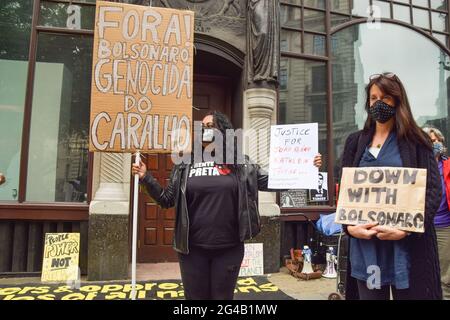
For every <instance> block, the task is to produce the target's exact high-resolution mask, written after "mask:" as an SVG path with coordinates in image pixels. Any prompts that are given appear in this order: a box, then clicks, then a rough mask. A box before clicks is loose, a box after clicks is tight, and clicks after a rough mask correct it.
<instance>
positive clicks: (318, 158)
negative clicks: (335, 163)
mask: <svg viewBox="0 0 450 320" xmlns="http://www.w3.org/2000/svg"><path fill="white" fill-rule="evenodd" d="M314 165H315V166H316V167H317V168H320V167H321V166H322V155H321V154H320V153H319V154H317V156H315V157H314Z"/></svg>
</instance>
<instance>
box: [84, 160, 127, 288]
mask: <svg viewBox="0 0 450 320" xmlns="http://www.w3.org/2000/svg"><path fill="white" fill-rule="evenodd" d="M93 170H94V172H93V188H92V189H93V199H92V201H91V203H90V206H89V241H88V280H90V281H101V280H116V279H127V278H128V266H129V263H128V260H129V259H128V255H129V245H128V238H129V230H128V229H129V228H128V221H129V214H130V175H131V172H130V170H131V155H130V154H122V153H95V154H94V168H93Z"/></svg>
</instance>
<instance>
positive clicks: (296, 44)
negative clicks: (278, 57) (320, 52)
mask: <svg viewBox="0 0 450 320" xmlns="http://www.w3.org/2000/svg"><path fill="white" fill-rule="evenodd" d="M300 38H301V33H300V32H297V31H291V30H284V29H282V30H281V35H280V47H281V51H284V52H293V53H301V51H302V49H301V40H300Z"/></svg>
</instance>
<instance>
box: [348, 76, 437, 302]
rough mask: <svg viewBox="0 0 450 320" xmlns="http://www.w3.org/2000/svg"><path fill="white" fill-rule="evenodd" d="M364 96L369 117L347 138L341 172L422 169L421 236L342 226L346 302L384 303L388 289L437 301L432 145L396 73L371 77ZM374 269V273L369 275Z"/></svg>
mask: <svg viewBox="0 0 450 320" xmlns="http://www.w3.org/2000/svg"><path fill="white" fill-rule="evenodd" d="M366 94H367V99H366V105H365V108H366V111H367V113H368V117H367V120H366V123H365V125H364V129H363V130H361V131H358V132H356V133H353V134H351V135H350V136H349V137H348V138H347V141H346V143H345V147H344V153H343V156H342V167H405V168H424V169H427V185H426V199H425V233H423V234H419V233H407V232H405V231H401V230H398V229H395V228H391V227H387V226H379V225H377V224H364V225H357V226H348V227H345V229H346V232H347V233H348V234H349V235H350V241H349V259H348V262H349V265H348V268H347V270H348V272H347V273H348V275H347V284H346V298H347V299H363V300H388V299H390V294H391V290H392V295H393V298H394V299H442V290H441V286H440V271H439V260H438V254H437V242H436V233H435V229H434V224H433V218H434V215H435V213H436V210H437V208H438V206H439V203H440V194H441V185H440V182H439V171H438V168H437V165H436V160H435V159H434V156H433V151H432V146H431V141H430V139H429V138H428V137H427V135H426V134H425V133H424V132H423V131H422V130H421V129H420V127H419V126H418V125H417V124H416V122H415V120H414V118H413V115H412V112H411V107H410V104H409V101H408V97H407V94H406V91H405V88H404V86H403V84H402V82H401V81H400V79H399V78H398V77H397V76H396V75H395V74H393V73H383V74H376V75H373V76H371V77H370V82H369V84H368V86H367V87H366ZM374 267H376V268H377V270H378V271H379V272H375V273H373V270H376V269H374ZM371 272H372V273H371ZM369 282H371V283H370V284H371V285H370V286H369V285H368V284H369ZM372 285H375V286H372ZM374 287H375V288H374Z"/></svg>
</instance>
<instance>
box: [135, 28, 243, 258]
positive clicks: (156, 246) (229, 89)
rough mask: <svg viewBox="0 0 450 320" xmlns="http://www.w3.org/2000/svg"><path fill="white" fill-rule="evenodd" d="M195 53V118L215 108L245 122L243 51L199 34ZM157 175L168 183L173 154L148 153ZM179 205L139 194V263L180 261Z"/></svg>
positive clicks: (148, 164) (236, 123)
mask: <svg viewBox="0 0 450 320" xmlns="http://www.w3.org/2000/svg"><path fill="white" fill-rule="evenodd" d="M195 47H196V53H195V56H194V86H193V90H194V95H193V106H194V108H193V112H192V115H193V120H194V121H200V120H202V119H203V117H204V116H205V115H206V113H208V112H209V111H211V110H218V111H221V112H223V113H224V114H226V115H228V117H229V118H230V119H231V120H232V122H233V124H234V126H237V127H239V126H241V124H242V69H243V55H242V54H241V53H240V52H239V51H238V50H237V49H235V48H232V47H230V46H229V45H227V44H224V43H221V42H220V41H218V40H216V39H212V38H209V37H208V38H207V37H205V36H203V37H202V36H198V37H197V38H196V43H195ZM145 161H146V163H147V167H148V168H149V170H151V171H152V174H153V176H154V177H155V178H156V179H157V180H158V181H159V183H161V185H162V186H166V185H167V180H168V178H169V175H170V172H171V169H172V166H173V163H172V161H171V159H170V156H169V155H156V154H155V155H147V156H146V159H145ZM174 226H175V209H174V208H171V209H161V208H160V207H159V206H158V205H157V204H156V203H154V202H153V200H152V199H151V198H150V197H149V196H148V195H146V194H145V193H142V192H141V193H140V194H139V226H138V230H139V231H138V253H137V254H138V256H137V260H138V262H139V263H158V262H175V261H177V255H176V252H175V251H174V250H173V249H172V239H173V232H174Z"/></svg>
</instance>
